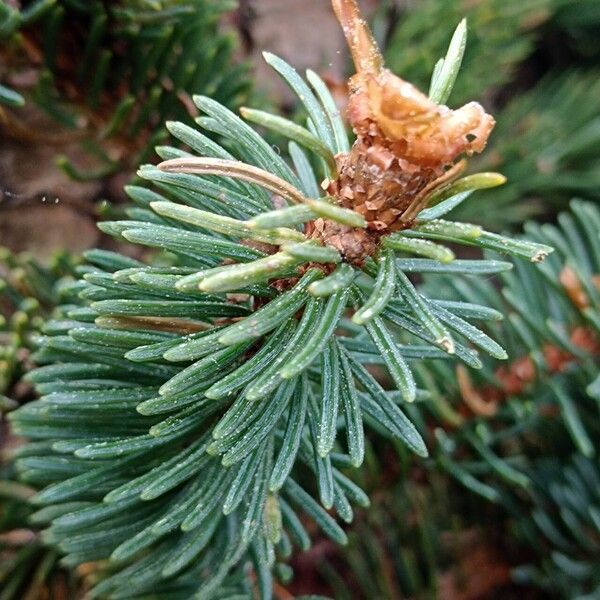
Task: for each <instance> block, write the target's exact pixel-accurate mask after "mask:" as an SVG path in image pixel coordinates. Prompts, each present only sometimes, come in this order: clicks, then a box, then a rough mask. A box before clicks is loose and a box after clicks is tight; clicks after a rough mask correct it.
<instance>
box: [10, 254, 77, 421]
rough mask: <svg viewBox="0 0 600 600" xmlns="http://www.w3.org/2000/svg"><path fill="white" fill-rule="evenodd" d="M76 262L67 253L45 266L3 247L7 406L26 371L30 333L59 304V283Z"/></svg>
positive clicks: (57, 256) (35, 329) (36, 329)
mask: <svg viewBox="0 0 600 600" xmlns="http://www.w3.org/2000/svg"><path fill="white" fill-rule="evenodd" d="M75 264H76V261H75V259H74V258H73V257H72V256H70V255H69V254H67V253H59V254H57V255H55V256H54V257H52V259H51V261H50V263H49V264H48V265H43V264H41V263H40V262H39V261H37V260H36V259H34V258H33V257H32V256H30V255H28V254H26V253H23V254H13V253H11V252H10V251H9V250H7V249H6V248H0V341H1V346H0V398H1V399H2V402H3V406H4V408H6V409H9V408H10V407H12V406H13V402H12V401H11V400H9V398H7V397H6V396H5V394H8V393H10V388H11V386H12V385H13V384H14V383H15V382H17V381H18V380H19V379H20V378H21V377H22V376H23V375H24V373H25V371H26V367H25V363H26V362H27V360H28V352H29V351H30V350H31V347H32V346H31V335H32V334H33V333H34V332H36V331H39V329H40V328H41V327H42V325H43V323H44V319H45V318H46V317H47V316H48V314H49V313H50V311H51V310H52V308H53V307H54V306H56V304H58V303H59V301H60V299H59V295H58V294H57V291H56V288H55V286H56V283H57V281H58V279H59V278H61V277H64V276H66V275H69V274H71V275H72V274H73V272H74V268H75ZM2 412H3V411H2Z"/></svg>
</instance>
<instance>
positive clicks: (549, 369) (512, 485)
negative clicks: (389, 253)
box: [426, 201, 600, 598]
mask: <svg viewBox="0 0 600 600" xmlns="http://www.w3.org/2000/svg"><path fill="white" fill-rule="evenodd" d="M571 209H572V211H571V212H570V213H562V214H561V215H560V216H559V223H560V226H559V227H555V226H551V225H543V226H539V225H535V224H532V223H530V224H529V225H528V226H527V227H526V231H527V237H528V239H532V240H537V241H538V242H542V243H552V244H553V246H554V247H555V248H556V252H555V254H553V255H552V256H551V257H549V259H548V261H547V262H546V263H545V264H543V265H541V266H540V267H539V268H536V269H532V268H529V266H527V265H524V264H521V263H519V264H515V269H514V270H513V271H511V272H507V273H505V274H503V275H502V279H503V288H502V294H501V295H500V296H499V295H498V294H497V292H496V290H495V289H494V287H493V285H491V284H488V285H481V284H477V285H473V283H471V282H466V281H461V280H457V279H453V280H449V279H448V280H447V281H446V294H447V297H452V298H456V297H460V298H461V299H462V300H463V301H466V302H479V303H486V304H488V305H490V306H492V307H495V308H496V309H497V310H498V311H499V312H502V314H508V315H509V318H508V319H507V320H506V321H503V322H499V323H498V324H497V325H496V326H495V327H494V328H493V330H491V331H490V333H493V334H494V337H495V338H496V339H498V340H499V341H501V342H502V343H503V345H504V346H505V347H506V348H507V350H508V352H509V355H510V356H511V357H512V359H513V361H514V362H513V364H512V365H511V366H509V367H508V368H506V367H504V368H497V367H495V366H494V365H493V364H491V363H490V364H488V365H485V366H484V368H483V369H481V370H480V371H479V372H478V373H473V374H472V375H471V376H470V378H471V381H470V382H466V383H465V381H466V380H465V379H462V384H461V390H460V391H459V390H456V392H455V393H454V394H453V393H452V392H451V391H449V390H448V388H449V386H452V383H451V382H452V381H453V378H452V375H453V374H452V373H451V372H449V369H447V368H444V367H443V366H441V365H436V366H435V367H434V368H433V369H432V370H430V371H429V372H428V373H427V375H426V377H427V379H428V381H429V382H430V386H429V389H430V391H431V392H432V398H433V402H432V403H430V404H428V405H427V406H435V404H436V402H435V399H436V398H438V400H439V402H440V407H441V408H442V410H439V411H438V416H440V415H443V413H444V411H445V412H446V414H448V415H450V419H449V420H450V422H451V423H452V422H453V424H454V425H459V426H458V427H457V428H456V429H455V430H454V431H452V432H451V433H450V434H444V433H442V431H441V430H438V431H437V432H436V433H437V436H438V441H439V442H440V443H439V451H438V456H437V462H438V464H439V465H440V466H441V467H442V468H444V469H446V470H447V471H448V472H449V473H450V475H451V476H453V477H455V478H456V479H457V480H459V481H460V482H461V483H463V484H464V485H466V486H467V487H468V488H469V489H471V490H472V491H473V492H475V493H477V494H479V495H481V496H483V497H485V498H487V499H488V500H492V501H494V502H498V503H500V504H501V505H502V506H503V507H504V508H505V509H506V510H507V512H508V513H509V514H510V515H511V516H512V517H513V518H515V519H516V522H517V526H518V528H519V529H521V530H522V532H523V538H524V539H525V541H526V542H527V543H528V544H530V547H531V549H532V550H533V551H534V552H536V553H538V555H539V557H540V560H539V567H530V568H526V569H525V568H524V569H521V570H519V572H518V573H519V578H520V579H521V580H523V579H525V576H526V575H527V576H528V578H529V580H530V581H533V582H535V583H537V584H540V585H543V587H544V588H546V589H547V590H548V591H552V593H554V594H556V595H558V596H560V597H563V598H573V597H579V596H581V597H587V596H585V595H586V594H590V596H589V597H594V594H597V593H598V590H599V589H600V588H599V587H598V585H599V582H598V579H597V574H598V568H599V564H598V525H599V523H598V522H597V520H596V518H595V508H594V507H595V505H596V503H597V498H596V496H597V493H598V488H597V478H598V468H597V466H598V465H597V452H598V446H597V440H598V435H599V434H600V431H599V421H598V416H597V415H598V412H597V411H598V398H599V394H598V382H599V379H598V356H599V353H600V346H599V341H598V340H599V339H600V291H599V289H598V273H599V272H600V237H599V235H598V231H600V211H599V210H598V208H597V207H596V206H594V205H592V204H590V203H585V202H582V201H573V202H572V204H571ZM433 285H434V282H433V281H432V282H429V283H428V284H427V288H428V289H431V288H432V286H433ZM435 285H436V288H435V289H436V290H438V291H439V290H440V288H439V287H438V286H439V282H435ZM459 381H460V379H459ZM453 397H454V398H456V399H458V400H459V402H461V403H462V402H464V403H466V404H467V405H468V406H469V407H470V409H471V410H472V411H475V415H474V416H471V417H469V418H465V417H464V416H462V415H461V414H459V413H458V412H457V409H459V406H460V405H459V406H449V405H447V404H445V403H444V402H445V400H447V399H449V398H453ZM461 399H462V400H461ZM486 413H487V414H486ZM446 420H448V418H447V419H446ZM550 457H552V458H550ZM567 482H568V483H567ZM567 490H568V491H567ZM541 540H542V541H541Z"/></svg>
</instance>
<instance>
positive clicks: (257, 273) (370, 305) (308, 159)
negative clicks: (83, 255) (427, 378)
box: [11, 55, 552, 599]
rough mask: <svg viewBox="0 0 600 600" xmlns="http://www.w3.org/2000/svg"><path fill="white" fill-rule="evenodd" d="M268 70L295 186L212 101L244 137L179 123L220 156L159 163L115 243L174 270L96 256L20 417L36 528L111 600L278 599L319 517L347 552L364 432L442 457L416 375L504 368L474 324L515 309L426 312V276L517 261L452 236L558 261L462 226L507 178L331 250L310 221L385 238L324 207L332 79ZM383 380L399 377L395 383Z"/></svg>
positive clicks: (343, 144)
mask: <svg viewBox="0 0 600 600" xmlns="http://www.w3.org/2000/svg"><path fill="white" fill-rule="evenodd" d="M266 58H267V61H268V62H269V63H270V64H271V65H272V66H273V68H274V69H275V70H276V71H277V72H278V73H279V74H280V75H281V76H282V77H283V79H284V80H286V81H287V82H288V84H289V85H290V87H291V88H292V89H293V90H294V91H295V92H296V93H297V95H298V96H299V99H300V100H301V102H303V103H304V106H305V108H306V110H307V113H308V117H309V120H310V121H309V123H307V129H304V128H302V127H300V126H298V125H293V124H292V123H288V122H284V121H282V120H281V119H279V118H275V117H268V116H265V115H264V114H259V115H258V116H257V113H247V114H249V115H250V117H251V118H253V119H254V120H256V119H257V118H259V119H260V121H261V122H262V123H263V124H268V126H269V127H270V128H271V129H273V130H275V131H276V132H277V133H279V134H281V135H282V136H284V137H288V138H289V137H291V138H292V140H293V141H292V142H291V143H290V156H291V163H292V164H293V165H294V169H292V168H291V167H290V166H289V163H288V162H286V161H285V160H284V159H283V158H282V156H281V155H280V154H279V153H278V152H276V151H275V150H274V149H273V147H272V146H271V145H269V144H268V143H266V142H265V141H264V140H263V138H261V137H260V135H259V134H258V133H256V132H255V131H254V130H253V129H252V128H251V127H249V126H248V125H247V124H246V123H244V121H242V120H241V119H239V118H238V117H236V116H235V115H234V114H233V113H232V112H230V111H229V110H228V109H226V108H225V107H224V106H223V105H221V104H219V103H218V102H216V101H214V100H212V99H209V98H207V97H203V96H196V97H194V102H195V103H196V105H197V106H198V108H199V109H200V110H201V111H202V113H203V116H201V117H199V118H198V119H197V123H198V125H199V126H200V128H202V129H204V130H206V131H208V132H212V133H217V134H219V136H220V139H221V140H222V144H217V143H215V142H214V141H212V140H211V139H209V138H208V137H207V136H206V135H204V133H202V132H201V131H200V130H198V129H194V128H191V127H189V126H187V125H184V124H182V123H170V124H169V125H168V126H169V129H170V131H171V133H172V134H173V135H174V136H175V137H176V138H178V139H179V140H180V141H181V142H183V143H185V144H186V145H187V146H188V147H189V148H190V149H191V150H192V151H193V152H194V153H199V154H201V155H203V157H202V158H197V157H195V156H194V155H193V154H190V153H188V152H186V151H183V150H181V149H178V148H175V147H170V146H166V147H159V148H158V149H157V151H158V153H159V155H160V156H161V157H162V158H164V159H166V161H165V162H164V163H162V164H161V165H159V166H158V167H152V166H145V167H142V168H141V169H140V172H139V175H140V177H141V178H143V179H145V180H147V181H148V182H150V183H151V184H152V189H149V188H143V187H138V186H130V187H128V188H127V192H128V194H129V195H130V197H131V199H132V200H133V201H134V203H135V204H136V205H137V206H135V207H132V208H131V209H129V210H128V217H129V218H128V219H127V220H121V221H109V222H105V223H102V224H101V226H100V227H101V229H102V230H103V231H105V232H106V233H109V234H111V235H113V236H115V237H116V238H117V239H120V240H128V241H130V242H134V243H137V244H141V245H144V246H149V247H151V248H159V249H161V251H162V252H160V253H159V255H158V256H157V258H156V260H155V261H154V262H153V263H152V264H151V265H146V264H144V263H142V262H139V261H137V260H134V259H131V258H128V257H125V256H123V255H120V254H116V253H112V252H107V251H99V250H97V251H92V252H89V253H88V254H87V259H88V265H86V266H82V267H80V268H79V269H78V272H79V274H80V276H81V278H80V279H78V280H76V281H72V282H71V283H69V284H64V285H62V286H61V291H62V293H63V302H64V304H63V305H62V306H61V307H60V308H59V309H58V312H57V315H56V318H54V319H52V320H50V321H48V322H47V323H46V325H45V327H44V331H43V335H41V336H39V338H38V339H37V345H38V348H39V349H38V350H37V351H36V353H35V355H34V359H35V361H36V362H37V363H38V364H39V365H42V366H41V367H40V368H39V369H37V370H35V371H33V372H31V373H30V374H28V375H27V380H28V381H30V382H31V383H33V384H35V386H36V389H37V391H38V392H39V394H40V396H41V399H40V400H38V401H35V402H32V403H29V404H28V405H26V406H24V407H22V408H20V409H19V410H17V411H15V412H14V413H12V414H11V422H12V426H13V428H14V431H15V432H17V433H18V434H20V435H23V436H26V437H28V438H30V439H31V440H32V443H31V444H30V445H28V446H25V447H24V449H23V450H22V453H21V455H20V456H19V457H18V459H17V462H16V465H17V468H18V469H19V471H20V474H21V477H22V479H23V481H26V482H28V483H29V484H31V485H34V486H36V487H40V488H42V490H41V491H40V493H39V494H38V495H37V496H36V497H35V498H34V500H33V501H34V502H35V504H36V505H38V506H39V507H40V510H39V511H38V512H37V513H35V515H34V518H35V520H36V521H37V522H40V523H46V524H47V525H48V527H47V529H46V530H45V532H44V534H43V535H44V540H45V541H46V542H47V543H49V544H52V545H53V546H56V547H57V548H58V549H59V550H60V551H61V552H62V553H63V554H64V555H65V557H64V558H63V563H64V564H65V565H68V566H71V567H73V566H76V565H79V564H82V563H86V562H90V561H99V562H98V572H97V573H96V574H95V576H94V580H95V581H96V582H97V585H96V586H95V587H94V590H93V591H92V593H91V595H92V597H106V596H109V597H115V598H133V597H135V598H138V597H150V596H151V597H153V598H155V597H160V598H182V599H183V598H185V599H188V598H191V597H198V598H202V599H208V598H217V597H218V598H222V597H230V596H231V597H236V594H237V595H240V597H249V596H251V595H258V596H259V597H260V598H270V597H271V590H272V577H273V575H272V570H274V572H275V573H278V574H280V575H281V574H282V573H283V574H285V573H286V569H285V568H283V567H281V568H278V567H277V564H278V563H280V562H282V561H285V559H286V558H287V557H289V555H290V552H291V543H292V542H293V543H294V544H295V545H296V546H298V547H299V548H301V549H306V548H307V547H308V546H309V545H310V538H309V536H308V534H307V532H306V530H305V528H304V525H303V522H302V521H301V520H300V518H299V516H298V514H297V512H298V513H299V514H304V515H306V516H308V517H309V518H310V519H312V520H313V521H314V522H315V523H316V525H317V526H318V527H319V528H320V530H321V531H322V532H323V533H324V534H325V535H326V536H328V537H329V538H331V539H332V540H333V541H334V542H337V543H342V544H343V543H345V542H346V533H345V532H344V530H343V528H342V527H341V526H340V525H339V523H338V521H337V519H335V518H334V517H333V516H332V514H330V513H329V512H328V511H329V510H331V509H334V510H335V513H336V514H337V517H339V518H340V519H341V520H342V521H344V522H350V521H352V518H353V508H352V505H358V506H366V505H368V498H367V496H366V494H365V493H364V492H363V491H362V490H361V489H360V488H359V487H358V486H356V485H355V484H354V483H353V482H352V481H351V480H350V479H349V478H348V477H347V476H346V475H345V474H344V472H343V471H342V469H345V468H347V467H349V466H354V467H357V466H359V465H360V464H361V463H362V461H363V457H364V432H363V421H364V422H365V423H367V424H368V425H370V426H371V427H373V428H374V429H376V430H377V431H380V432H382V433H384V434H385V435H387V436H388V437H390V438H391V439H395V440H396V441H397V442H398V443H400V444H402V445H404V446H406V447H407V448H408V449H409V450H410V451H411V452H413V453H415V454H417V455H420V456H426V455H427V449H426V447H425V444H424V442H423V439H422V438H421V436H420V435H419V433H418V431H417V429H416V428H415V426H414V425H413V423H412V422H411V420H410V419H409V418H408V417H407V416H406V414H405V413H406V411H407V410H409V406H410V405H411V403H413V402H414V401H415V400H421V399H423V398H424V394H423V392H422V390H420V389H418V388H417V385H416V381H415V377H414V368H415V365H421V364H422V363H423V362H424V360H425V359H430V358H436V359H446V360H447V359H449V358H452V357H453V356H456V357H457V358H458V359H459V360H460V361H462V362H464V363H465V364H467V365H470V366H472V367H474V368H478V367H480V366H481V364H482V363H481V361H480V359H479V357H478V354H477V352H475V351H474V350H473V348H472V347H471V343H474V344H475V345H477V346H478V347H479V348H480V349H481V350H482V351H483V352H484V353H486V352H487V353H490V354H491V355H493V356H504V351H503V350H502V349H501V348H500V347H499V346H498V345H497V344H496V343H495V342H494V341H493V340H492V339H491V338H489V337H488V336H487V335H485V334H484V333H483V332H481V331H480V330H479V329H477V328H476V327H475V326H474V325H472V324H471V323H469V320H471V319H473V318H474V319H483V320H486V319H489V318H492V319H495V318H496V313H495V312H494V311H489V310H488V309H486V307H485V306H480V305H472V304H463V303H456V302H445V301H443V300H438V299H437V298H435V297H431V296H423V295H421V294H420V292H419V291H417V289H416V288H415V286H414V283H413V282H412V281H411V279H410V278H409V275H411V276H413V274H424V273H427V272H432V273H441V274H444V273H471V274H475V275H476V274H482V273H483V274H490V273H497V272H502V271H504V270H505V269H506V268H509V267H510V265H509V264H508V263H505V262H502V261H497V260H489V261H488V260H485V261H470V260H454V253H452V252H451V251H450V250H449V249H447V248H446V247H445V246H442V245H440V244H439V243H438V242H440V241H441V242H449V243H453V244H459V245H460V244H464V245H469V246H475V247H478V248H492V249H496V250H501V251H502V252H504V253H508V254H515V255H517V256H520V257H524V258H526V259H528V260H530V261H534V262H539V261H541V260H543V259H544V258H545V256H546V255H547V254H548V253H550V252H551V251H552V249H551V248H550V247H549V246H547V245H545V244H536V243H531V242H527V241H516V240H511V239H509V238H503V237H501V236H497V235H495V234H490V233H488V232H485V231H483V230H482V229H481V228H479V227H476V226H472V225H469V224H463V223H455V222H450V221H446V220H443V219H441V217H443V216H445V215H446V213H447V212H449V211H450V210H452V209H453V208H455V207H456V206H457V205H458V204H459V203H460V202H462V201H464V200H465V199H466V198H467V196H468V195H469V194H470V193H471V192H472V191H473V190H474V189H477V188H480V187H486V186H487V185H489V181H490V176H489V175H486V174H483V175H482V176H475V177H471V178H469V179H467V180H463V181H459V182H458V183H457V184H455V187H452V186H451V187H449V188H448V189H447V190H445V192H444V193H443V194H441V195H440V194H438V195H437V196H436V197H435V198H431V199H430V200H431V204H432V206H431V207H430V208H428V209H426V210H423V211H421V212H420V213H419V215H418V217H417V219H416V220H415V222H414V225H413V226H412V228H411V229H406V230H404V231H402V232H397V233H394V234H392V235H389V236H386V237H383V238H382V242H381V247H380V249H379V251H378V252H377V254H376V255H375V256H373V257H372V258H368V259H366V260H365V261H364V264H361V265H356V264H351V263H349V262H346V261H345V259H344V257H343V256H342V255H341V254H340V253H339V252H337V251H336V250H335V249H334V248H329V247H323V246H322V245H320V242H318V241H316V240H314V239H311V238H310V237H309V236H308V235H307V233H308V230H305V224H306V223H308V222H310V221H312V220H314V219H315V218H316V217H317V216H321V217H323V218H325V219H327V220H330V221H334V222H337V223H342V224H351V226H353V227H355V228H357V229H360V228H361V227H364V226H365V223H364V219H363V218H362V217H361V216H360V215H359V214H358V213H354V212H353V211H351V210H349V209H344V208H341V207H339V206H337V205H335V204H333V203H331V199H330V198H327V197H318V196H317V193H318V192H317V190H318V186H317V185H316V182H317V181H320V180H322V179H323V178H324V177H325V176H327V175H328V174H329V170H330V169H331V167H332V164H333V163H332V161H331V160H330V159H329V156H328V155H329V154H335V153H337V152H339V151H343V150H344V149H346V148H347V147H348V140H347V139H344V137H343V134H342V131H343V127H342V125H341V122H340V120H339V119H340V117H339V114H338V113H337V111H335V110H333V109H332V107H333V106H334V105H333V102H332V101H331V98H329V97H328V96H327V92H326V90H325V87H324V86H323V85H322V83H319V80H318V79H317V78H316V76H315V75H314V74H311V75H310V81H311V84H312V86H313V88H314V89H315V91H316V92H317V95H316V96H315V95H314V94H313V92H312V91H311V89H310V87H309V86H308V84H307V83H306V82H305V81H304V80H303V79H302V78H301V77H300V76H299V75H298V74H297V73H296V72H295V71H294V70H293V69H292V68H291V67H290V66H289V65H287V64H286V63H285V62H283V61H282V60H281V59H278V58H277V57H274V56H272V55H267V56H266ZM298 144H303V145H304V146H305V149H306V150H308V151H310V155H307V154H305V152H304V150H302V149H301V148H300V146H299V145H298ZM323 158H325V160H322V159H323ZM311 165H313V166H311ZM492 179H493V177H492ZM496 179H497V178H496ZM498 182H499V181H497V182H496V183H498ZM273 193H275V194H276V195H277V196H278V198H280V199H281V202H282V203H283V206H282V207H279V208H277V209H276V210H274V209H275V206H274V204H273V202H272V199H271V195H270V194H273ZM273 246H275V248H273ZM415 254H416V255H417V256H419V255H421V256H425V257H426V258H413V257H414V255H415ZM431 257H433V258H431ZM436 257H437V258H441V259H442V262H439V261H438V260H435V258H436ZM349 310H350V311H352V310H353V311H354V316H353V317H352V318H349V316H348V315H347V313H348V311H349ZM342 332H343V335H341V334H342ZM403 334H409V335H410V336H411V341H409V342H407V341H401V338H402V335H403ZM367 365H378V366H379V367H381V368H383V369H385V370H386V371H387V373H388V374H389V378H390V383H391V385H390V386H387V384H384V385H382V384H381V383H380V382H379V381H378V380H377V379H375V378H374V377H373V375H372V374H371V373H370V371H369V370H368V369H367V368H366V366H367ZM388 387H391V388H392V389H388ZM413 412H414V411H413ZM315 497H316V498H317V499H315ZM247 564H252V565H253V571H254V574H255V584H252V583H251V582H250V580H249V579H248V578H247V577H246V576H245V573H246V565H247Z"/></svg>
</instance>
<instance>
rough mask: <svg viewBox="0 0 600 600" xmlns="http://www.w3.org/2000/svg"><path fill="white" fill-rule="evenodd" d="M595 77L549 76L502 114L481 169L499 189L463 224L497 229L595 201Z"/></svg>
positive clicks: (598, 88)
mask: <svg viewBox="0 0 600 600" xmlns="http://www.w3.org/2000/svg"><path fill="white" fill-rule="evenodd" d="M598 75H599V73H598V71H596V70H589V71H579V70H572V71H567V72H565V73H562V74H556V73H552V74H549V75H547V76H546V77H545V78H544V79H543V80H542V81H540V82H539V83H538V84H537V85H536V86H535V87H534V88H532V89H531V90H529V91H528V92H526V93H524V94H521V95H518V96H515V98H514V99H512V100H511V101H510V102H509V103H508V105H507V106H506V108H505V109H504V110H503V111H502V113H501V116H500V118H499V119H498V123H497V125H496V131H495V132H494V135H493V138H492V142H491V143H490V148H489V149H488V153H487V154H486V157H485V158H484V159H483V160H482V161H481V162H479V163H478V167H479V168H486V169H489V168H493V169H498V170H501V171H502V173H503V174H505V175H506V177H507V179H508V184H507V185H506V186H504V187H503V188H502V189H497V190H494V191H493V192H485V193H484V194H483V196H482V198H481V202H482V206H485V207H489V209H490V214H489V216H487V217H485V215H486V213H487V211H486V210H481V207H479V209H478V210H477V211H475V210H474V208H473V207H472V206H471V207H468V206H467V207H466V210H465V211H463V212H462V213H461V217H462V218H466V219H469V218H478V217H479V216H480V215H483V216H484V218H485V221H484V222H485V223H487V224H489V225H490V226H491V225H492V223H493V226H494V227H495V228H502V227H504V226H505V225H508V224H510V221H511V220H514V221H516V222H518V221H522V220H524V219H525V218H527V217H530V216H532V215H534V214H540V213H542V212H543V211H545V210H546V211H547V210H548V208H549V207H551V206H554V207H558V208H560V207H563V206H565V205H566V204H567V202H568V200H569V199H570V198H571V197H573V196H580V197H583V198H588V199H593V200H598V199H599V198H600V196H599V194H598V189H599V186H600V178H599V176H598V166H599V165H600V151H599V148H600V143H599V142H600V108H599V107H598V103H597V102H596V101H595V98H596V97H597V95H598V94H599V93H600V83H599V77H598Z"/></svg>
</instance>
